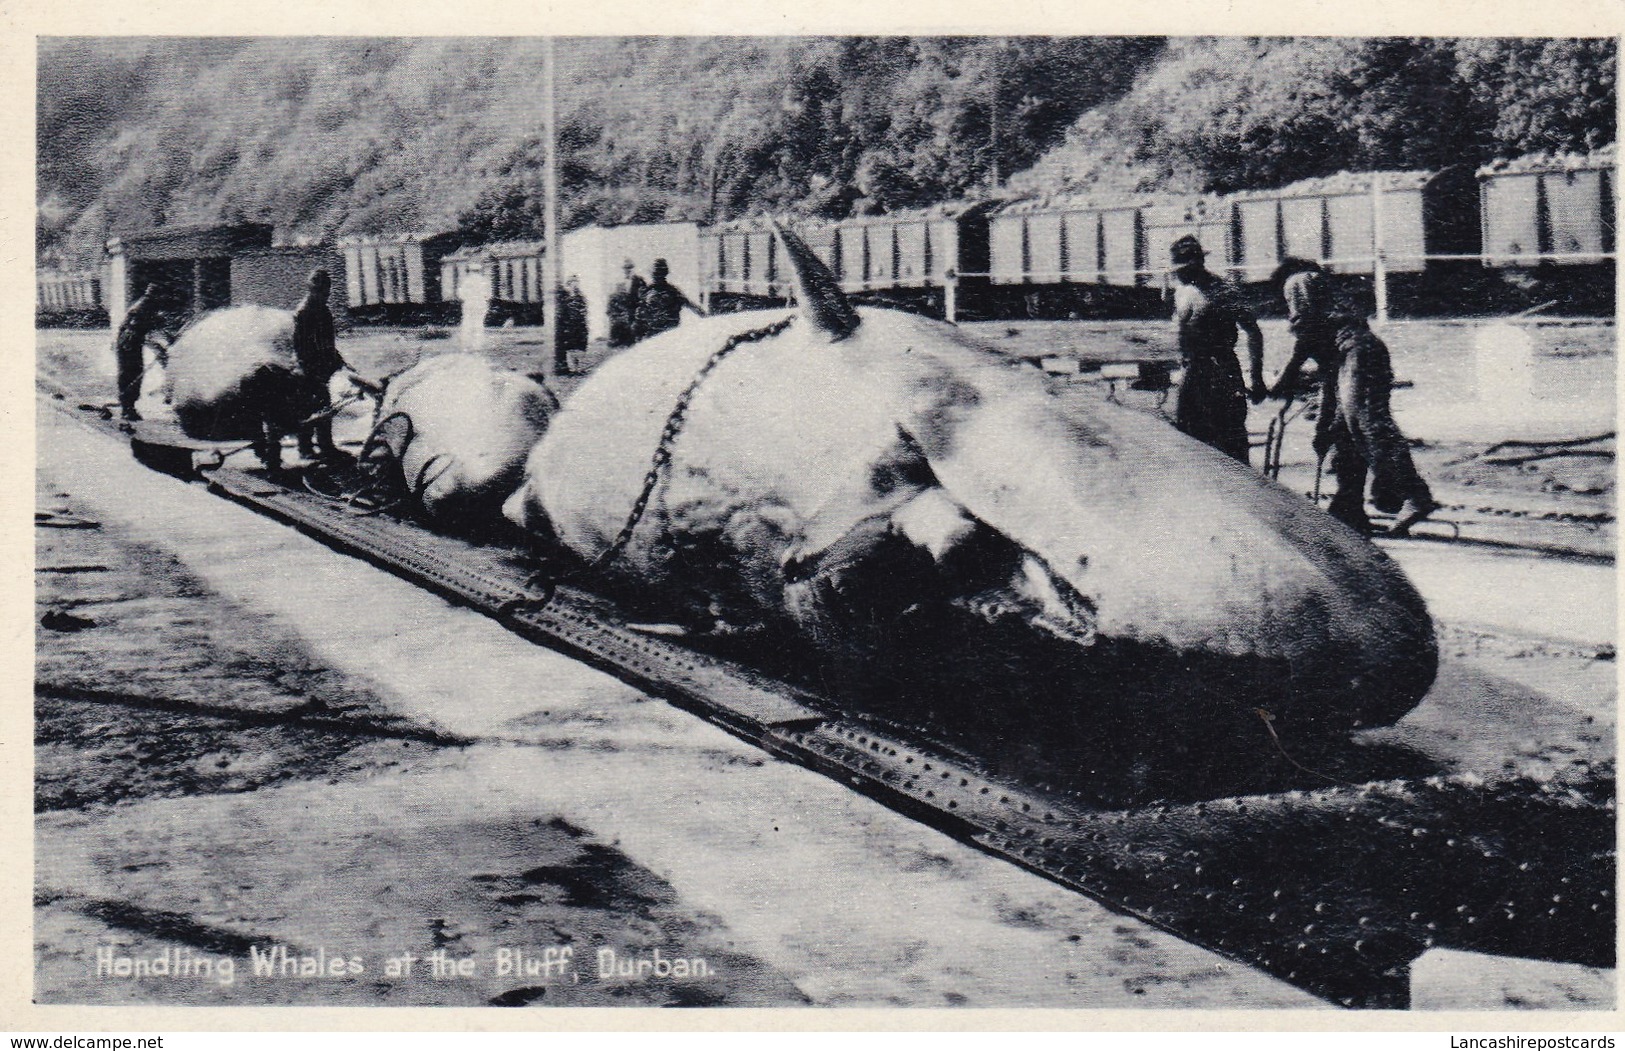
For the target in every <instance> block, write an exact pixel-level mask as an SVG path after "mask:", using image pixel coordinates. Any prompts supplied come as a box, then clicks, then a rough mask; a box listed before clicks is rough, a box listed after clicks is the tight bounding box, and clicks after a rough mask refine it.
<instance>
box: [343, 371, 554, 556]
mask: <svg viewBox="0 0 1625 1051" xmlns="http://www.w3.org/2000/svg"><path fill="white" fill-rule="evenodd" d="M558 407H559V403H558V399H556V398H555V397H554V396H553V394H552V392H551V391H549V390H548V389H547V388H546V387H545V386H543V385H542V384H541V383H539V382H537V381H536V380H534V379H532V378H530V377H529V376H526V375H523V374H521V373H518V372H513V371H511V370H508V369H502V368H499V367H497V366H496V365H494V364H492V363H491V362H490V361H488V360H486V359H485V358H483V357H480V356H478V355H475V354H463V353H450V354H443V355H440V356H439V357H435V358H430V359H429V360H428V361H425V362H422V363H420V364H417V365H414V366H412V367H411V368H409V369H407V370H406V371H405V372H402V373H400V374H398V375H395V376H392V377H390V378H389V379H388V380H387V381H386V382H385V384H384V390H383V394H382V395H381V397H380V398H379V401H378V408H377V412H376V415H375V416H374V420H373V426H372V433H371V436H370V437H369V440H368V442H367V444H366V446H365V447H364V448H363V453H362V466H363V468H366V467H369V466H371V465H372V464H374V463H382V464H383V465H385V467H386V468H387V469H388V471H389V473H390V479H389V480H390V482H391V483H392V484H393V485H394V486H396V487H398V488H399V490H400V491H404V492H405V493H406V494H407V495H408V496H409V498H410V499H411V500H412V501H413V502H415V503H416V504H417V505H418V506H420V507H421V508H422V510H423V511H424V513H425V514H426V515H427V516H428V518H429V519H430V520H431V521H433V522H434V523H435V524H436V525H438V526H440V527H442V528H448V529H451V530H454V531H457V532H463V533H470V532H482V531H489V529H490V527H491V525H492V524H493V523H502V517H501V514H500V511H501V507H502V503H503V500H504V499H506V498H507V496H508V495H509V494H510V493H512V492H513V491H514V489H516V488H517V487H518V486H519V484H520V483H521V481H522V480H523V479H524V471H525V457H526V455H527V454H528V453H529V452H530V450H531V448H532V447H533V446H535V444H536V442H537V439H539V438H540V437H541V435H542V432H543V431H544V430H546V428H547V423H548V420H549V419H551V418H552V416H553V414H554V413H555V412H557V411H558ZM379 454H382V455H379Z"/></svg>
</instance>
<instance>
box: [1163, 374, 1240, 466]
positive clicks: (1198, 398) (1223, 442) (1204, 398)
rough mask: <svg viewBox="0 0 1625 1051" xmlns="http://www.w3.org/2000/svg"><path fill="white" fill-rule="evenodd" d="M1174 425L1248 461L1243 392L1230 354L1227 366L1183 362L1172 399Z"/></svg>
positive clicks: (1228, 453)
mask: <svg viewBox="0 0 1625 1051" xmlns="http://www.w3.org/2000/svg"><path fill="white" fill-rule="evenodd" d="M1174 426H1175V427H1178V428H1179V429H1180V430H1181V431H1184V432H1185V433H1186V434H1188V435H1190V436H1191V437H1192V438H1195V439H1196V440H1197V441H1200V442H1206V443H1207V444H1208V445H1211V446H1213V447H1214V448H1215V449H1217V450H1219V451H1220V452H1222V453H1224V454H1225V455H1227V456H1232V457H1234V458H1235V459H1237V460H1240V461H1241V462H1242V463H1247V462H1248V460H1249V445H1250V442H1249V439H1248V437H1247V392H1246V389H1245V388H1244V387H1243V386H1242V384H1241V366H1240V365H1239V364H1238V363H1237V362H1236V361H1235V358H1234V356H1232V357H1231V360H1230V362H1229V367H1226V364H1225V363H1224V362H1221V361H1206V360H1193V361H1191V362H1190V363H1189V364H1187V365H1186V366H1185V379H1184V380H1183V381H1182V382H1181V383H1180V385H1179V397H1178V400H1177V401H1176V402H1175V403H1174Z"/></svg>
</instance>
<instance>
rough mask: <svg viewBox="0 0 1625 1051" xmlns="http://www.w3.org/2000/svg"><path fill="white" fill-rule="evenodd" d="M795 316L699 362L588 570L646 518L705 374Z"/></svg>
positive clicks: (619, 548) (613, 554)
mask: <svg viewBox="0 0 1625 1051" xmlns="http://www.w3.org/2000/svg"><path fill="white" fill-rule="evenodd" d="M794 320H795V316H794V315H791V316H790V317H787V318H785V319H784V320H783V321H777V322H774V323H773V324H771V325H767V326H765V327H763V328H757V329H751V330H750V331H749V332H741V333H739V334H738V335H736V336H732V337H730V338H729V339H728V342H726V343H724V344H723V345H722V346H721V347H720V348H718V349H717V350H716V351H715V352H714V353H713V354H712V355H711V356H710V357H709V358H707V359H706V361H705V364H704V365H701V366H700V370H699V371H698V372H696V373H695V374H694V378H693V379H692V380H690V381H689V384H688V386H687V387H686V388H684V390H683V393H682V394H680V395H678V397H677V404H676V405H674V406H673V407H672V410H671V415H669V416H667V417H666V426H665V428H664V429H663V430H662V431H661V432H660V443H659V444H658V445H657V446H656V447H655V452H654V457H653V458H652V460H651V462H650V464H649V473H648V474H646V475H644V476H643V491H642V492H640V493H639V494H638V498H637V500H636V501H635V502H634V503H633V504H632V511H631V513H630V514H628V515H627V516H626V524H625V525H623V526H621V531H620V533H618V534H617V535H616V537H615V539H614V541H613V542H612V543H611V544H610V545H609V547H607V548H605V549H604V551H603V553H602V554H600V555H599V556H598V557H597V558H595V559H593V560H592V563H591V565H589V566H588V570H589V571H593V572H595V571H597V570H600V569H603V568H604V567H605V566H607V565H608V564H609V563H611V562H613V561H614V560H615V559H616V558H619V557H620V555H621V553H622V552H623V551H625V550H626V545H627V544H629V543H630V542H631V540H632V533H633V531H635V530H636V529H637V527H638V523H639V522H641V521H642V520H643V516H644V513H645V512H646V511H647V510H648V507H649V500H650V498H651V497H653V496H654V492H655V489H656V488H658V487H659V485H660V479H661V478H662V477H663V476H664V475H665V472H666V468H667V467H669V466H670V465H671V450H672V446H673V445H675V444H676V442H677V436H678V435H679V434H681V433H682V430H683V426H684V424H686V423H687V422H688V408H689V403H690V402H692V401H693V400H694V395H695V393H696V392H697V391H698V390H699V389H700V385H701V384H702V383H704V382H705V380H706V377H708V376H709V375H710V374H711V370H712V369H714V368H716V367H717V366H718V365H720V364H721V363H722V360H723V359H724V358H726V357H727V356H728V355H730V354H732V353H733V352H734V351H735V350H737V349H738V348H739V347H742V346H744V345H745V344H747V343H756V342H759V341H761V340H764V339H768V338H770V337H772V336H776V335H778V334H779V333H781V332H783V331H784V330H785V329H787V328H789V327H790V322H792V321H794Z"/></svg>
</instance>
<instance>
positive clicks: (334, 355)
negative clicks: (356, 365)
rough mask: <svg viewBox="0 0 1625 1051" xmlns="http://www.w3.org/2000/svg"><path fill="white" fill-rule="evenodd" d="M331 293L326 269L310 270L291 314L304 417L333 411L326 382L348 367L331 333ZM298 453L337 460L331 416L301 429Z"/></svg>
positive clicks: (306, 456)
mask: <svg viewBox="0 0 1625 1051" xmlns="http://www.w3.org/2000/svg"><path fill="white" fill-rule="evenodd" d="M332 290H333V281H332V278H331V277H329V276H328V273H327V271H326V270H315V271H312V272H311V275H310V283H309V289H308V291H306V293H305V298H304V299H303V300H301V301H300V303H299V305H298V306H297V307H295V308H294V311H293V351H294V356H295V357H296V358H297V359H298V362H299V371H300V372H301V373H303V374H304V382H305V394H306V397H305V404H304V405H303V406H301V411H302V412H303V413H304V414H305V415H306V416H313V415H315V414H317V413H320V412H324V411H325V410H327V409H330V408H332V400H331V398H330V397H329V394H328V390H327V385H328V381H329V380H331V379H332V378H333V374H334V373H335V372H338V371H339V370H340V369H345V368H348V367H349V366H348V365H346V364H345V362H344V359H343V358H342V357H340V356H339V351H338V346H337V341H336V339H335V335H334V332H333V312H332V311H331V310H329V309H328V306H327V299H328V296H329V294H330V293H331V292H332ZM299 452H300V455H302V456H304V457H305V458H307V459H321V460H332V459H334V458H336V457H337V455H338V449H337V447H336V446H334V444H333V418H332V416H331V415H326V416H323V417H322V418H321V419H320V420H317V421H316V422H315V423H313V424H311V425H309V426H307V427H302V428H300V431H299Z"/></svg>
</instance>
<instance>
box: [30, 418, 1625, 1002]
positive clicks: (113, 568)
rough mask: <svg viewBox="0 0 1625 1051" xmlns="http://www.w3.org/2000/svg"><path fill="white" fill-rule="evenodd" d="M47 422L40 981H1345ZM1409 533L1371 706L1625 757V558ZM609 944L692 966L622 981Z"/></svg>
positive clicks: (659, 987)
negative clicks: (730, 722) (1400, 618)
mask: <svg viewBox="0 0 1625 1051" xmlns="http://www.w3.org/2000/svg"><path fill="white" fill-rule="evenodd" d="M38 437H39V451H38V475H37V492H36V500H37V505H36V506H37V514H36V519H37V522H36V524H37V526H38V528H37V529H36V541H37V551H36V558H37V564H36V578H35V579H36V585H37V595H36V607H37V608H36V620H37V621H38V622H39V625H40V626H39V627H38V628H37V629H36V630H37V659H36V694H37V701H36V772H35V786H36V818H35V864H36V871H35V893H36V898H35V906H36V907H35V917H34V918H35V932H34V938H35V946H36V958H35V986H34V993H33V995H34V999H35V1001H36V1002H39V1003H48V1004H187V1005H192V1004H195V1005H240V1004H304V1005H380V1006H409V1005H460V1006H477V1005H486V1004H491V1005H510V1006H526V1005H529V1006H536V1007H545V1006H550V1005H554V1006H557V1005H575V1006H599V1005H627V1006H637V1005H691V1006H797V1005H811V1006H838V1007H885V1006H906V1007H950V1006H971V1007H1052V1008H1120V1007H1163V1008H1169V1007H1196V1008H1221V1007H1222V1008H1281V1007H1293V1008H1320V1007H1324V1006H1325V1005H1324V1003H1323V1002H1322V1001H1319V1000H1317V999H1315V998H1313V997H1311V996H1309V995H1308V994H1307V993H1304V992H1303V991H1301V990H1299V989H1297V988H1294V987H1292V986H1289V985H1287V984H1284V983H1281V982H1279V981H1277V980H1275V979H1273V978H1271V977H1269V976H1267V975H1264V974H1262V973H1260V972H1257V971H1254V970H1252V969H1250V968H1248V967H1246V966H1243V965H1241V964H1237V963H1234V962H1231V961H1228V960H1226V959H1224V958H1222V957H1219V956H1216V955H1214V954H1211V953H1209V952H1207V951H1205V950H1202V949H1199V948H1196V947H1194V946H1191V945H1189V944H1187V943H1185V942H1183V941H1181V940H1179V939H1177V938H1175V937H1173V936H1172V935H1169V934H1167V933H1164V932H1162V931H1159V930H1156V929H1153V928H1151V927H1148V926H1146V925H1143V924H1141V923H1140V922H1139V921H1137V920H1134V919H1132V918H1128V917H1124V916H1122V915H1120V914H1118V913H1115V912H1113V911H1112V910H1110V909H1109V908H1107V907H1105V906H1103V905H1099V904H1097V903H1095V902H1093V901H1091V900H1090V899H1088V898H1085V897H1083V896H1081V895H1078V894H1075V893H1073V892H1071V891H1068V890H1066V889H1063V888H1061V887H1059V886H1056V885H1054V884H1051V883H1049V882H1048V881H1046V880H1044V879H1043V878H1041V877H1039V876H1037V875H1034V874H1031V873H1028V872H1025V871H1022V870H1020V869H1018V868H1016V867H1014V866H1013V865H1011V864H1009V863H1007V862H1004V861H1001V860H998V859H996V858H993V857H990V856H988V855H985V854H982V853H980V852H979V851H977V850H975V849H973V848H972V847H969V846H967V845H964V844H962V843H959V842H957V841H955V840H953V839H950V838H948V837H947V836H944V835H942V834H939V833H937V832H935V831H933V830H932V829H930V828H928V827H926V826H924V825H922V824H919V823H917V822H915V821H913V820H910V819H908V818H905V817H903V816H901V815H899V814H897V813H894V812H893V811H891V810H888V809H886V808H885V807H883V806H881V805H880V804H878V803H876V802H874V801H871V800H869V799H867V798H865V797H863V796H860V795H858V794H856V793H854V792H851V791H849V790H848V789H846V788H844V787H842V786H841V785H840V784H838V783H837V782H835V781H833V780H831V779H828V778H826V777H823V776H821V775H818V774H816V773H813V772H811V771H809V770H806V769H803V768H801V767H798V766H795V765H791V764H788V763H784V762H779V761H776V760H773V759H771V758H769V757H767V756H766V755H765V754H764V753H762V752H760V751H758V750H756V749H754V748H753V747H751V746H749V745H747V744H745V743H743V742H741V741H739V740H737V739H736V738H734V737H732V736H730V735H728V734H726V733H725V732H723V731H722V730H720V729H717V728H715V727H713V726H711V725H709V724H707V723H705V722H703V721H701V720H700V719H699V718H697V717H695V716H691V715H689V714H687V713H684V712H682V711H680V710H678V709H676V708H673V707H671V706H669V705H667V704H665V703H663V702H661V701H659V700H655V699H651V698H648V697H645V696H643V695H642V694H640V693H639V692H637V691H636V690H634V689H633V688H631V687H629V686H627V685H625V684H623V683H621V682H620V681H619V680H617V679H615V678H612V677H610V676H608V675H606V674H603V673H601V672H598V671H595V670H593V669H590V668H588V667H586V666H584V665H582V664H579V663H577V662H575V661H572V660H570V659H568V658H566V657H563V656H560V655H558V654H556V653H554V652H552V651H549V650H547V649H545V648H543V647H540V646H537V645H534V644H532V643H530V642H527V641H525V640H523V639H521V638H519V637H517V636H514V635H511V634H509V633H508V632H506V631H505V630H504V629H502V628H501V627H500V626H498V625H497V624H496V623H494V622H492V621H490V620H488V619H487V618H485V617H483V616H481V615H480V614H478V613H475V612H473V611H470V610H468V609H465V608H461V607H457V606H453V605H451V604H449V603H447V602H445V601H443V600H441V599H439V598H437V597H435V596H433V595H431V594H429V593H427V592H425V591H423V590H420V589H418V588H416V587H414V586H412V585H410V584H408V583H406V582H403V581H401V580H399V579H397V578H395V577H393V576H390V575H388V574H386V573H384V572H382V571H380V570H378V569H376V568H374V567H372V566H370V565H368V564H365V563H363V562H360V561H357V560H355V559H351V558H348V557H346V556H344V555H341V554H338V553H336V552H334V551H332V550H330V549H328V548H327V547H325V546H323V545H321V544H320V543H318V542H316V541H315V540H312V539H310V538H308V537H306V536H304V535H302V534H300V533H298V532H296V531H294V530H292V529H289V528H287V527H286V526H283V525H280V524H277V523H275V522H273V521H270V520H268V519H265V518H262V517H260V516H258V515H256V514H254V513H252V512H251V511H249V510H246V509H244V508H241V507H238V506H235V505H232V504H228V503H227V502H225V501H223V500H221V499H219V498H217V497H215V496H212V495H210V494H209V493H207V492H206V491H205V490H204V489H203V488H202V487H199V486H196V485H186V484H184V483H182V482H179V481H177V480H174V479H172V478H168V477H165V476H162V475H158V474H155V473H152V472H150V471H148V470H146V469H145V468H143V467H141V466H139V465H138V464H136V463H135V462H134V461H133V460H132V459H131V458H130V456H129V453H128V450H127V448H125V447H124V446H123V445H122V444H121V443H120V442H119V441H118V440H116V439H114V438H112V437H109V436H107V435H106V434H103V433H99V432H97V431H95V430H93V429H91V428H89V427H87V426H85V425H84V424H82V423H81V422H79V421H77V420H75V419H74V418H72V416H71V414H69V413H64V412H62V411H60V409H59V408H58V407H57V406H56V405H53V404H52V403H51V402H50V401H48V400H46V399H42V400H41V402H40V406H39V413H38ZM1396 550H1397V549H1396ZM1399 554H1400V557H1401V559H1402V562H1403V564H1404V565H1405V566H1406V568H1407V569H1408V570H1410V571H1411V573H1412V575H1413V578H1414V579H1415V580H1416V582H1417V583H1418V586H1419V587H1420V588H1421V589H1422V590H1423V591H1424V593H1425V595H1426V597H1427V598H1428V599H1429V602H1430V604H1431V605H1432V607H1433V608H1434V610H1435V613H1436V614H1437V616H1438V618H1439V620H1440V622H1441V629H1440V630H1441V641H1442V643H1443V650H1444V653H1445V656H1446V663H1445V667H1444V669H1443V671H1442V673H1441V676H1440V682H1439V685H1438V686H1437V687H1436V688H1435V690H1434V693H1433V694H1432V695H1430V698H1429V700H1428V702H1426V703H1425V704H1424V705H1423V707H1422V708H1420V709H1418V711H1417V712H1416V713H1413V715H1412V716H1410V717H1408V718H1407V719H1406V720H1405V721H1404V722H1402V723H1401V724H1400V725H1399V726H1398V727H1395V728H1393V729H1391V730H1387V731H1379V733H1382V734H1386V735H1389V736H1390V737H1397V738H1399V739H1402V740H1403V741H1404V742H1405V743H1406V744H1408V745H1409V746H1411V747H1414V748H1418V749H1421V750H1424V751H1428V752H1430V753H1433V754H1440V755H1449V756H1451V757H1452V758H1453V760H1454V762H1455V764H1456V766H1457V768H1459V769H1466V770H1474V769H1478V770H1482V771H1484V772H1485V773H1486V774H1494V773H1497V772H1505V771H1507V770H1512V769H1516V770H1517V771H1519V772H1522V773H1529V774H1532V775H1535V776H1542V777H1551V778H1557V779H1561V778H1563V777H1564V776H1567V772H1572V771H1575V770H1579V769H1591V768H1594V767H1596V766H1601V765H1607V764H1611V762H1612V759H1613V742H1614V734H1615V731H1614V725H1613V718H1614V716H1613V712H1614V697H1615V686H1614V680H1615V672H1614V665H1613V662H1612V659H1611V658H1612V639H1613V614H1612V609H1613V591H1612V589H1613V570H1612V566H1611V565H1608V566H1601V565H1595V564H1587V563H1572V562H1559V561H1552V560H1542V559H1532V558H1528V557H1521V556H1515V555H1503V554H1494V553H1481V552H1470V551H1468V552H1464V551H1458V550H1453V549H1451V550H1443V549H1437V548H1434V549H1426V548H1422V547H1414V548H1405V549H1403V550H1401V551H1399ZM1463 581H1470V582H1472V586H1471V587H1467V586H1464V585H1463ZM1520 594H1521V595H1524V596H1529V595H1532V594H1555V595H1561V596H1564V600H1563V601H1562V602H1559V603H1557V604H1555V605H1552V606H1549V607H1548V606H1543V605H1541V604H1538V603H1533V602H1529V601H1522V602H1520V601H1518V600H1517V599H1516V597H1515V596H1517V595H1520ZM1543 610H1545V611H1546V612H1543ZM565 950H568V953H567V954H566V952H565ZM605 953H612V954H613V957H614V960H615V961H618V962H620V963H623V964H624V963H625V962H627V961H636V960H640V959H641V960H654V959H656V954H657V953H658V958H659V959H660V960H661V961H664V964H665V967H666V969H669V970H670V972H671V973H666V971H665V970H661V969H660V968H659V967H657V966H650V967H649V968H648V969H647V973H645V974H643V975H642V976H633V977H620V976H615V975H600V962H601V960H602V961H604V962H608V961H609V959H610V958H609V956H607V955H604V954H605ZM276 954H285V956H284V955H276ZM408 958H410V959H411V964H410V971H409V973H407V970H408V968H407V962H406V961H407V959H408ZM256 959H258V960H259V961H260V962H261V964H262V970H264V969H268V970H270V971H271V972H272V973H271V974H269V975H266V974H256V973H255V967H254V964H255V961H256ZM228 960H229V961H231V973H230V976H229V980H228V976H227V973H226V967H227V965H226V961H228ZM143 961H145V968H144V970H146V971H151V970H153V969H154V965H155V964H158V962H159V961H163V962H162V964H161V965H159V966H158V968H157V969H159V970H166V969H167V971H168V972H169V973H168V974H161V973H160V974H151V973H146V974H142V975H136V974H135V973H133V972H134V971H135V970H136V968H137V966H138V965H139V964H141V963H142V962H143ZM285 961H291V963H290V962H285ZM307 961H309V962H307ZM335 961H337V962H335ZM468 961H471V962H468ZM566 961H568V962H566ZM678 961H681V966H679V965H678ZM505 963H506V969H505ZM516 964H517V966H515V965H516ZM657 970H659V971H660V973H654V972H656V971H657ZM311 971H319V972H320V973H317V974H312V973H309V972H311ZM684 971H686V972H687V973H686V974H683V973H681V972H684ZM98 972H100V973H98ZM126 972H129V973H126ZM1412 980H1413V1004H1414V1006H1415V1007H1418V1008H1429V1007H1462V1008H1480V1007H1487V1008H1497V1009H1499V1008H1505V1007H1544V1008H1557V1009H1596V1008H1606V1007H1611V1006H1612V1005H1613V1002H1614V1000H1613V998H1614V990H1613V985H1614V976H1613V973H1612V972H1611V971H1607V970H1599V969H1594V968H1585V967H1580V966H1574V965H1560V964H1551V963H1543V962H1538V961H1527V960H1511V959H1501V958H1495V957H1489V956H1480V955H1476V954H1467V953H1459V952H1440V951H1433V952H1429V953H1428V954H1426V955H1425V956H1424V957H1423V958H1422V959H1421V960H1419V961H1418V962H1417V964H1416V966H1415V968H1414V969H1413V979H1412Z"/></svg>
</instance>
